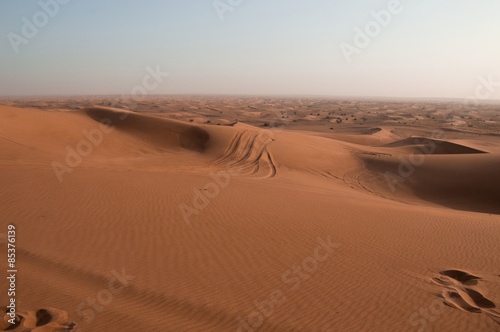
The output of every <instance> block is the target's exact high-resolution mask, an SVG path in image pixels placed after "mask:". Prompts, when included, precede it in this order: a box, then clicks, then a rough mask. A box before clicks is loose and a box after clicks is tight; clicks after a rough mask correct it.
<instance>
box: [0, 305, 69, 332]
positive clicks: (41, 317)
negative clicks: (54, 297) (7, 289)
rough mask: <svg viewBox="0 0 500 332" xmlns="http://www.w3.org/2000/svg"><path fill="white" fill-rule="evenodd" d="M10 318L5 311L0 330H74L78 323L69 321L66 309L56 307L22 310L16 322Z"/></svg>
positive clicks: (58, 331)
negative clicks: (12, 322) (10, 320)
mask: <svg viewBox="0 0 500 332" xmlns="http://www.w3.org/2000/svg"><path fill="white" fill-rule="evenodd" d="M9 319H10V316H9V315H7V313H5V315H4V317H3V320H2V321H0V331H22V332H42V331H43V332H64V331H72V330H73V328H74V327H75V325H76V324H75V323H73V322H69V321H68V313H67V312H66V311H62V310H58V309H54V308H47V309H39V310H37V311H28V312H22V313H21V312H20V313H18V314H17V315H16V318H15V324H11V323H9V321H8V320H9Z"/></svg>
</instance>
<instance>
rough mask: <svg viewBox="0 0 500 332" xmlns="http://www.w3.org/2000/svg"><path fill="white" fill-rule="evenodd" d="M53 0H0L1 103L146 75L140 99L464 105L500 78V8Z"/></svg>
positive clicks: (498, 94) (121, 88)
mask: <svg viewBox="0 0 500 332" xmlns="http://www.w3.org/2000/svg"><path fill="white" fill-rule="evenodd" d="M55 1H56V0H41V1H23V2H22V3H21V2H2V3H0V13H1V14H0V15H2V16H0V29H1V30H2V34H3V38H2V39H1V42H0V56H1V59H2V61H1V63H2V79H1V83H0V95H1V96H35V95H50V96H58V95H78V96H80V95H115V94H117V95H122V94H130V92H131V90H132V89H133V88H134V87H135V86H137V85H142V82H143V81H144V78H145V75H148V73H150V72H151V71H156V72H161V73H163V74H162V77H161V79H160V81H159V82H158V83H159V84H154V89H151V91H148V93H151V94H185V95H315V96H332V97H338V96H351V97H361V98H390V97H396V98H443V99H447V98H457V99H464V98H467V97H469V96H473V95H474V94H475V91H476V90H477V87H478V84H480V77H483V78H484V79H486V80H488V78H489V80H490V82H492V84H494V85H495V87H496V86H497V85H496V84H497V83H496V82H499V81H500V69H498V64H497V63H498V58H499V55H500V45H498V44H497V43H494V42H493V40H494V39H492V36H495V35H499V34H500V22H498V20H497V14H496V13H498V12H499V9H500V3H491V2H488V1H486V0H481V1H479V2H475V3H473V4H472V3H471V4H469V3H463V2H460V1H452V0H449V1H444V2H441V3H435V2H432V1H430V0H426V1H420V2H418V3H417V2H413V1H400V5H399V6H395V5H393V4H392V2H391V1H360V2H357V3H343V2H341V1H326V0H316V1H312V2H309V3H303V2H300V1H284V0H281V1H277V2H273V3H267V2H265V1H262V0H260V1H253V2H246V1H241V2H240V4H239V5H229V4H228V2H227V1H225V0H223V1H219V2H217V1H203V2H199V1H194V0H189V1H183V2H174V3H164V2H161V1H152V2H148V3H147V4H145V3H140V2H136V1H117V0H111V1H106V2H99V1H95V0H92V1H86V2H77V1H68V3H66V4H65V3H64V1H62V0H60V1H61V3H60V2H55ZM66 1H67V0H66ZM54 3H55V5H54ZM233 3H235V2H233ZM214 4H219V7H218V10H219V11H218V10H217V9H216V8H215V7H214ZM221 4H223V6H222V7H220V6H221ZM391 6H393V7H392V8H393V9H394V13H392V14H391V15H390V17H389V18H387V17H385V16H384V14H381V11H384V12H385V13H387V11H389V8H391ZM221 8H222V9H221ZM40 12H41V13H42V14H40ZM44 13H45V14H44ZM374 13H375V14H374ZM37 15H38V16H37ZM44 15H45V17H46V18H47V20H46V22H45V21H44ZM34 16H35V18H34ZM377 17H378V20H377ZM35 19H38V20H41V21H39V22H41V23H40V24H39V25H40V26H39V27H37V26H36V25H34V23H33V22H34V20H35ZM27 21H28V22H29V23H31V24H33V25H34V26H35V30H37V31H36V33H34V32H33V31H30V28H29V27H28V28H26V25H27V24H28V25H29V23H26V22H27ZM374 22H377V23H375V25H374ZM376 24H378V28H377V27H376ZM367 26H371V27H374V26H375V28H376V29H378V30H377V31H375V33H374V34H373V36H372V37H370V36H368V39H369V45H367V46H363V47H358V45H356V43H355V41H354V39H355V37H356V35H357V34H358V32H357V31H358V30H356V29H357V28H360V29H362V30H363V31H364V33H365V35H366V32H367V31H368V32H369V31H370V30H366V29H365V28H366V27H367ZM372 31H373V30H372ZM26 32H31V35H26V34H23V33H26ZM345 45H349V46H348V47H351V46H352V47H356V48H357V51H356V52H352V53H351V54H350V56H349V58H350V59H348V57H346V56H345V52H343V51H342V49H344V50H345V49H346V46H345ZM350 50H352V48H351V49H350ZM148 68H149V69H148ZM166 73H168V76H167V75H166ZM151 82H153V83H154V81H151ZM483 90H484V92H487V91H488V90H487V89H483ZM487 95H488V97H487V98H485V99H488V100H498V99H500V89H494V91H493V89H491V91H490V93H489V94H487Z"/></svg>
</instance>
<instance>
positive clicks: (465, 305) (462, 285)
mask: <svg viewBox="0 0 500 332" xmlns="http://www.w3.org/2000/svg"><path fill="white" fill-rule="evenodd" d="M481 280H482V279H481V278H479V277H477V276H475V275H473V274H471V273H468V272H465V271H461V270H445V271H441V272H439V276H438V277H434V278H432V281H433V282H434V283H435V284H437V285H440V286H444V290H443V291H442V293H441V296H442V298H443V300H444V303H445V304H446V305H448V306H450V307H452V308H456V309H459V310H462V311H465V312H470V313H482V312H484V313H485V314H486V315H488V316H489V317H490V318H491V319H493V320H494V321H495V322H496V323H497V324H500V312H498V311H495V310H493V309H495V308H496V305H495V303H493V301H491V300H489V299H488V298H486V297H485V296H484V295H483V294H481V292H479V291H477V290H474V289H472V288H471V287H470V286H477V285H478V283H479V281H481ZM466 286H468V287H466Z"/></svg>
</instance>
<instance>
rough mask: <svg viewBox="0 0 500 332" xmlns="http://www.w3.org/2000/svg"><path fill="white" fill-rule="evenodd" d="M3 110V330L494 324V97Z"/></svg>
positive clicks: (498, 326) (498, 160) (497, 180)
mask: <svg viewBox="0 0 500 332" xmlns="http://www.w3.org/2000/svg"><path fill="white" fill-rule="evenodd" d="M0 105H1V106H0V151H1V155H0V168H1V174H2V176H1V178H0V186H1V188H2V190H1V191H0V195H1V196H0V202H1V203H0V214H1V216H2V219H1V220H2V225H1V230H0V233H3V237H2V238H1V239H0V240H1V242H2V244H1V248H2V249H1V250H2V251H3V252H7V241H6V233H7V225H9V224H13V225H15V227H16V249H17V256H16V259H17V267H18V273H17V284H16V305H17V307H16V309H17V325H16V326H11V324H9V323H8V322H7V319H8V318H7V317H8V316H6V319H5V321H4V322H3V325H0V328H1V329H2V330H8V329H10V330H13V331H40V332H42V331H44V332H46V331H70V330H72V331H311V332H312V331H318V332H327V331H330V332H332V331H500V308H499V306H500V173H499V171H498V170H499V165H500V125H499V124H500V112H499V111H500V106H499V105H495V104H493V103H491V104H483V105H479V106H477V107H475V108H470V107H467V108H464V107H463V106H461V104H460V101H458V102H457V101H438V100H414V101H410V100H364V99H349V98H337V99H334V98H322V97H307V96H305V97H293V98H292V97H245V96H242V97H225V96H216V97H211V96H150V97H148V98H145V99H143V100H141V101H139V102H137V103H134V105H133V107H132V105H131V104H130V103H129V102H127V101H123V100H118V99H117V98H116V97H113V96H98V97H64V98H63V97H54V98H44V99H42V98H35V97H34V98H23V99H20V98H13V99H4V100H1V101H0ZM2 266H3V265H2ZM8 288H9V283H8V280H7V279H2V282H0V289H2V298H3V299H4V298H5V299H6V291H7V289H8ZM4 290H5V291H4ZM4 302H5V300H4Z"/></svg>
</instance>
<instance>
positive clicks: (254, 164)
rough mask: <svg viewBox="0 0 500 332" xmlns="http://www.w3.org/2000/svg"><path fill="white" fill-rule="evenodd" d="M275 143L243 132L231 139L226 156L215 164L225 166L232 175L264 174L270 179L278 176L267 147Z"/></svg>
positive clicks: (225, 152)
mask: <svg viewBox="0 0 500 332" xmlns="http://www.w3.org/2000/svg"><path fill="white" fill-rule="evenodd" d="M271 142H273V139H272V138H270V137H265V136H264V135H261V134H258V133H255V132H251V131H248V130H243V131H241V132H238V133H237V134H236V135H234V137H233V138H232V139H231V141H230V142H229V144H228V145H227V147H226V150H225V151H224V154H223V155H222V156H221V157H220V158H218V159H217V160H216V161H214V162H213V164H214V165H217V166H222V165H224V166H225V167H226V168H227V169H228V171H230V172H231V173H232V174H238V175H255V174H259V175H261V174H262V173H263V174H264V175H263V177H265V178H270V177H274V176H275V175H276V174H277V168H276V165H275V163H274V161H273V157H272V155H271V153H270V152H269V150H268V149H267V145H268V144H269V143H271Z"/></svg>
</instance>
